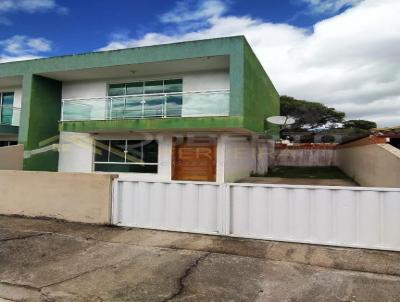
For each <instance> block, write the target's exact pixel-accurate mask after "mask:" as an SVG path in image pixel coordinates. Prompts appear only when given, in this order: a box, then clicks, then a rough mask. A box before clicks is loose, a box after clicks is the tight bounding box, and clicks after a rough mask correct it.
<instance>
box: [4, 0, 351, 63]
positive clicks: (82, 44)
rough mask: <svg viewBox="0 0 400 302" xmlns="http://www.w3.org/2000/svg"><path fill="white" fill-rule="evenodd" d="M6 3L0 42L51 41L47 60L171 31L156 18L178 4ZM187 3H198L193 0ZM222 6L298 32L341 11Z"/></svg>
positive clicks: (293, 1) (101, 0)
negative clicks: (123, 37) (121, 38)
mask: <svg viewBox="0 0 400 302" xmlns="http://www.w3.org/2000/svg"><path fill="white" fill-rule="evenodd" d="M6 1H9V0H0V17H2V19H3V24H2V25H0V26H1V30H0V40H6V39H7V38H9V37H10V36H14V35H24V36H29V37H44V38H45V39H47V40H49V41H51V42H52V43H51V44H52V49H51V51H49V52H46V56H54V55H63V54H69V53H79V52H87V51H92V50H95V49H98V48H101V47H103V46H104V45H105V44H107V43H108V42H109V41H110V40H112V37H113V35H118V34H129V35H130V37H132V38H140V37H141V36H142V35H143V34H145V33H147V32H151V31H154V32H169V31H174V27H173V26H170V25H166V24H165V23H163V22H160V19H161V18H162V16H163V14H165V13H166V12H168V11H170V10H171V9H173V7H174V6H175V5H176V4H177V3H178V2H179V1H173V0H167V1H165V0H153V1H151V5H149V2H147V1H129V0H115V1H109V0H86V1H66V0H58V1H48V0H45V1H40V0H39V1H37V2H38V3H40V2H44V3H47V6H43V7H41V8H38V9H37V10H34V11H32V9H31V10H28V9H21V8H20V9H18V8H15V9H10V10H9V11H8V12H4V13H1V3H2V2H6ZM13 1H14V0H13ZM31 1H32V0H31ZM187 2H188V3H190V5H194V6H196V5H198V2H197V1H187ZM225 3H226V5H227V7H228V9H227V11H229V14H232V15H249V16H252V17H253V18H255V19H262V20H267V21H270V22H274V23H288V24H292V25H295V26H298V27H303V28H311V27H312V26H313V25H314V24H315V23H316V22H317V21H319V20H322V19H323V18H325V17H327V16H331V15H335V14H337V13H340V12H341V11H342V10H343V9H340V10H338V11H336V10H331V11H327V12H326V13H323V14H316V13H314V12H313V10H312V6H311V5H310V4H309V2H307V1H301V0H251V1H245V0H236V1H234V0H232V1H225ZM250 3H251V4H250ZM345 7H346V6H343V8H345ZM4 19H5V20H4ZM22 20H23V21H22ZM21 21H22V22H21ZM0 22H1V20H0Z"/></svg>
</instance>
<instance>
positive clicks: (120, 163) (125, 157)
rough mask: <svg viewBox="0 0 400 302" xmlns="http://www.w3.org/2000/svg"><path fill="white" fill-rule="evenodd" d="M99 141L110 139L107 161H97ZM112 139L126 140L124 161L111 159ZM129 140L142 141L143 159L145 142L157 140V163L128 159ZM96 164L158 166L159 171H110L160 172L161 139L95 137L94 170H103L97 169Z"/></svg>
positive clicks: (141, 155) (142, 156) (141, 156)
mask: <svg viewBox="0 0 400 302" xmlns="http://www.w3.org/2000/svg"><path fill="white" fill-rule="evenodd" d="M98 141H108V150H107V152H108V154H107V161H96V151H97V142H98ZM112 141H125V149H124V161H123V162H122V161H121V162H115V161H110V157H111V156H110V155H111V142H112ZM128 141H141V154H140V158H141V160H142V161H143V158H144V150H143V145H144V144H143V142H156V143H157V162H155V163H150V162H131V161H127V154H128V152H127V148H128ZM96 164H110V165H138V166H157V172H149V173H146V172H110V173H140V174H145V173H146V174H157V173H158V166H159V141H158V140H156V139H154V140H148V139H147V140H146V139H134V138H129V139H125V138H122V139H121V138H111V139H102V138H95V139H94V152H93V171H94V172H102V171H96Z"/></svg>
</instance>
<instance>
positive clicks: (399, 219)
mask: <svg viewBox="0 0 400 302" xmlns="http://www.w3.org/2000/svg"><path fill="white" fill-rule="evenodd" d="M113 223H114V224H117V225H121V226H130V227H139V228H151V229H160V230H172V231H183V232H193V233H204V234H219V235H226V236H235V237H246V238H255V239H268V240H280V241H291V242H304V243H313V244H325V245H336V246H348V247H362V248H373V249H387V250H397V251H400V188H399V189H397V188H393V189H391V188H362V187H326V186H293V185H264V184H262V185H259V184H239V183H233V184H213V183H202V182H145V181H124V180H118V179H117V180H115V185H114V202H113Z"/></svg>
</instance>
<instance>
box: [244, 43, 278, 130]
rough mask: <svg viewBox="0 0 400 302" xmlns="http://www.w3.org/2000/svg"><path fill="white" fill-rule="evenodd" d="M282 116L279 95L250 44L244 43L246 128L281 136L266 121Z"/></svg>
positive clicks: (275, 128)
mask: <svg viewBox="0 0 400 302" xmlns="http://www.w3.org/2000/svg"><path fill="white" fill-rule="evenodd" d="M279 114H280V100H279V94H278V92H277V91H276V89H275V87H274V85H273V84H272V82H271V80H270V79H269V77H268V75H267V73H266V72H265V70H264V68H263V67H262V65H261V63H260V62H259V60H258V59H257V57H256V56H255V54H254V52H253V50H252V49H251V47H250V46H249V44H248V43H247V42H246V41H245V43H244V127H245V128H247V129H250V130H253V131H255V132H259V133H261V132H264V131H265V130H266V131H267V133H268V134H269V135H271V136H276V135H278V134H279V128H278V127H277V126H272V125H270V124H268V125H267V123H266V122H265V119H266V118H267V117H269V116H273V115H279Z"/></svg>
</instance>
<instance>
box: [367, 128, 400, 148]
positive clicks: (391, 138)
mask: <svg viewBox="0 0 400 302" xmlns="http://www.w3.org/2000/svg"><path fill="white" fill-rule="evenodd" d="M372 133H373V134H374V135H375V136H377V137H384V138H386V139H387V141H388V143H389V144H391V145H392V146H393V147H396V148H397V149H400V125H399V126H394V127H386V128H377V129H372Z"/></svg>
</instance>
